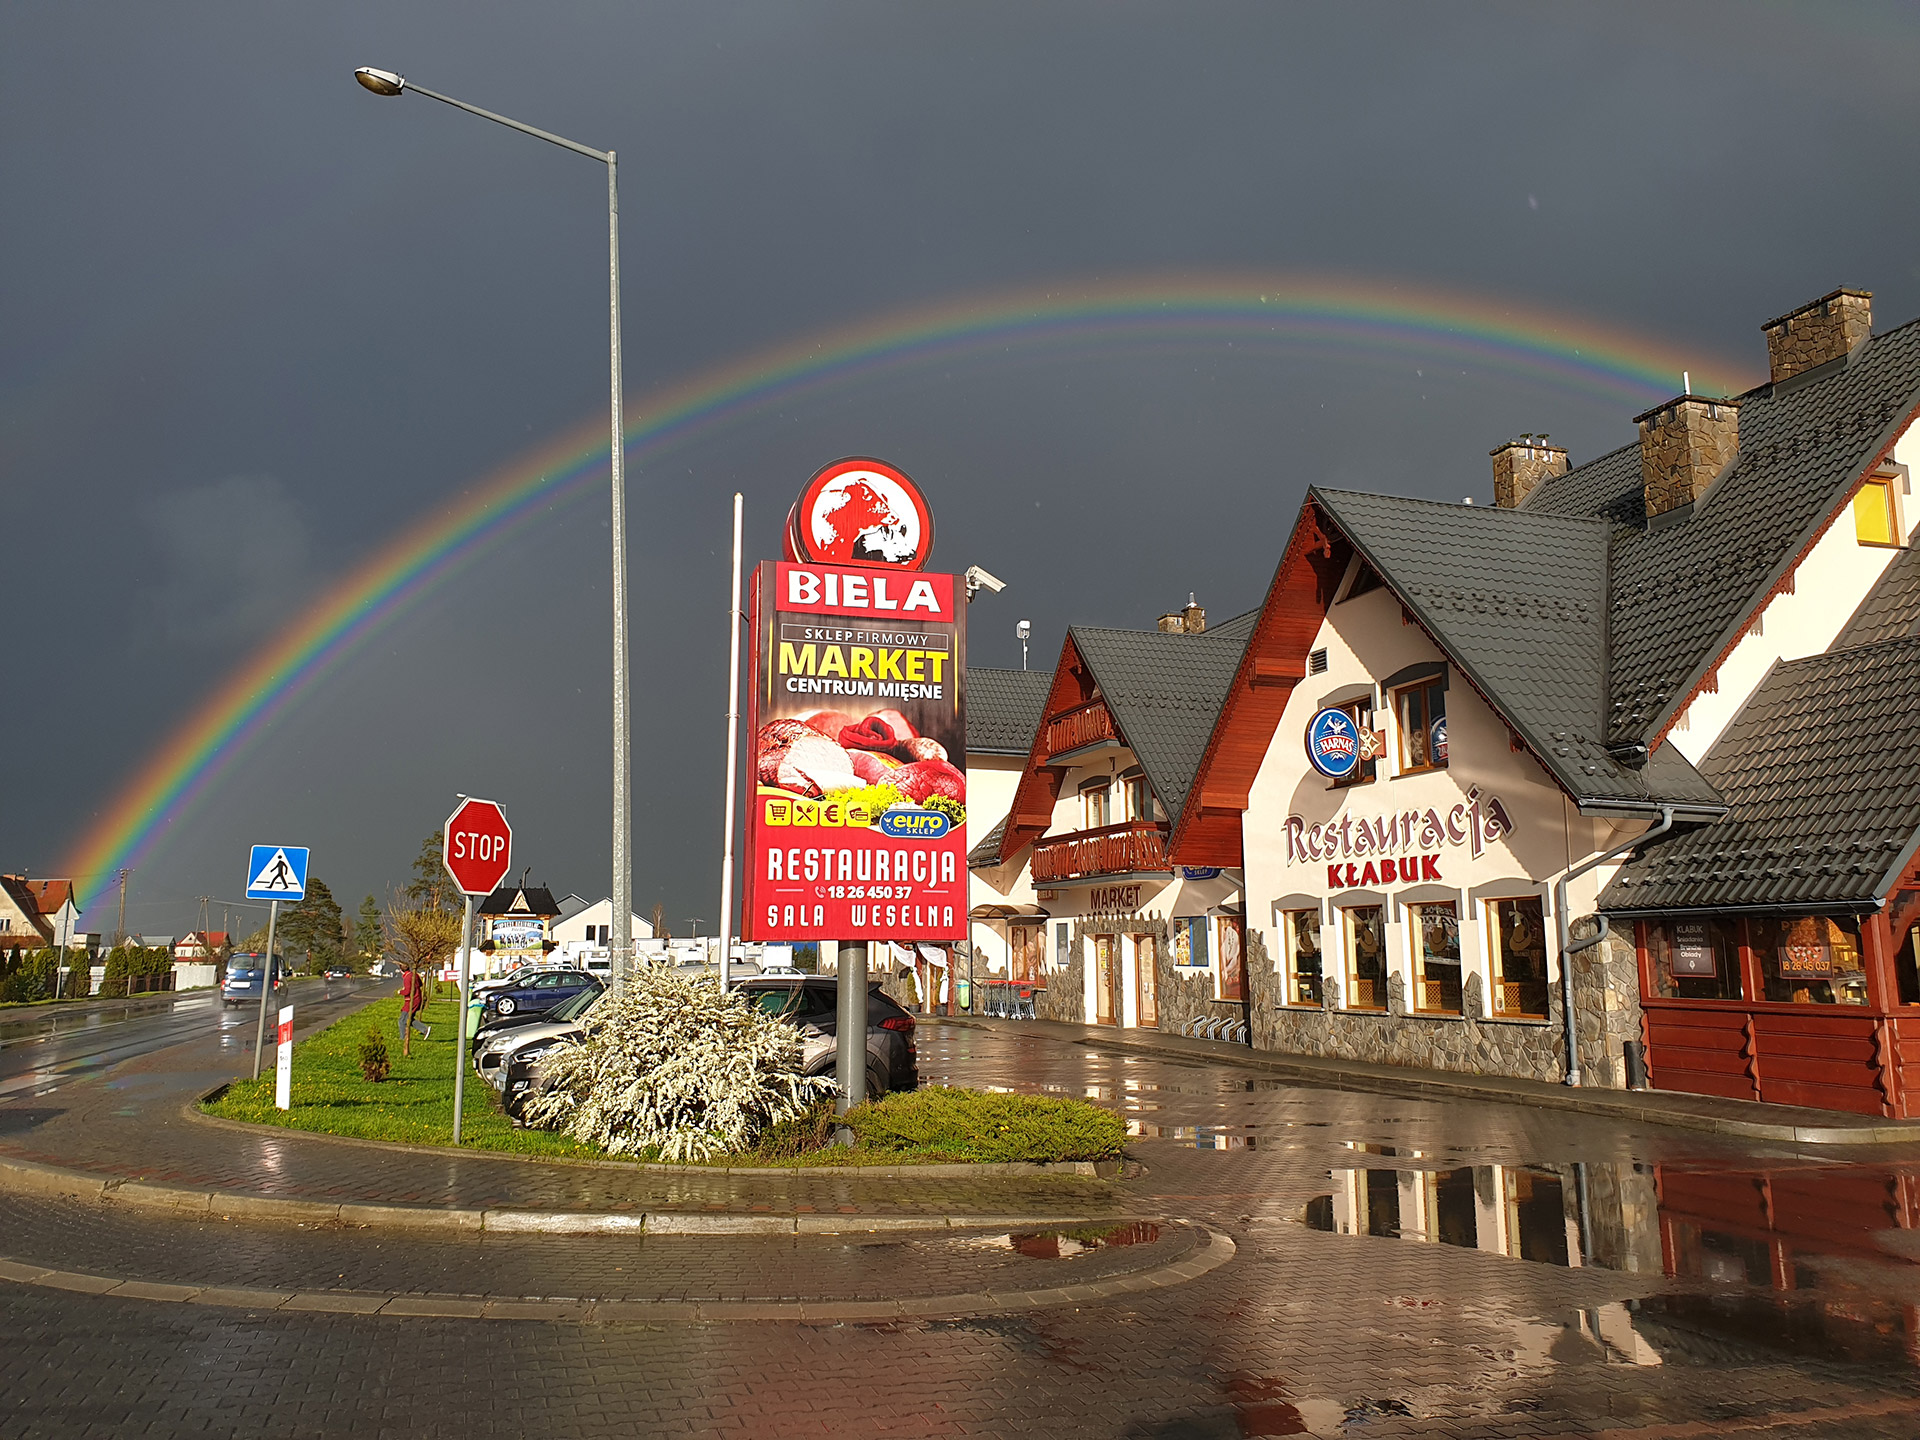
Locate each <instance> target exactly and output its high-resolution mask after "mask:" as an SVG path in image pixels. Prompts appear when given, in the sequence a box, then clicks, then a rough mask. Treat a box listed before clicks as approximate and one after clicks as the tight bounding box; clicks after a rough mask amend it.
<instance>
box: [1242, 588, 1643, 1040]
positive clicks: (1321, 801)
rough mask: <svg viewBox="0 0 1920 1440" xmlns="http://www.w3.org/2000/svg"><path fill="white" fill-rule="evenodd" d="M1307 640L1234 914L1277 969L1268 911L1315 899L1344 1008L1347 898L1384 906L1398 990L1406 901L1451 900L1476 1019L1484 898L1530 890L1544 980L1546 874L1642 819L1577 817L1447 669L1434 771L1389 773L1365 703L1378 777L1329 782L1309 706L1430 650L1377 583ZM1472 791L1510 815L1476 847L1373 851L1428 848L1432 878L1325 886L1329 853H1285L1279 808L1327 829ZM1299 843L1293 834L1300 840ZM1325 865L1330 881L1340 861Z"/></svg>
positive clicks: (1263, 769) (1466, 801)
mask: <svg viewBox="0 0 1920 1440" xmlns="http://www.w3.org/2000/svg"><path fill="white" fill-rule="evenodd" d="M1321 647H1325V649H1326V651H1327V670H1326V673H1325V674H1321V675H1312V676H1308V677H1307V678H1306V679H1304V680H1302V681H1301V682H1300V684H1299V685H1297V686H1296V687H1295V688H1294V691H1293V694H1292V696H1291V697H1290V699H1289V700H1288V702H1287V707H1286V710H1285V712H1284V714H1283V715H1282V717H1281V720H1280V724H1279V728H1278V729H1277V730H1275V732H1274V737H1273V740H1272V742H1271V743H1270V744H1269V746H1268V749H1267V755H1266V758H1265V759H1264V760H1263V761H1262V763H1261V766H1260V771H1259V774H1258V775H1257V776H1256V778H1255V780H1254V783H1253V786H1252V788H1251V791H1250V792H1249V807H1248V809H1247V812H1246V815H1245V818H1244V821H1243V826H1242V837H1243V842H1244V848H1245V859H1246V892H1247V923H1248V925H1249V926H1251V927H1258V928H1260V929H1262V930H1264V931H1265V932H1266V938H1267V953H1268V955H1269V956H1270V957H1271V958H1272V960H1273V963H1274V965H1275V966H1276V968H1282V969H1284V968H1285V967H1284V961H1285V957H1286V943H1285V938H1284V934H1283V930H1282V920H1281V916H1280V912H1281V911H1283V910H1287V909H1300V908H1318V909H1319V911H1320V917H1321V956H1322V972H1323V974H1325V975H1327V976H1329V977H1334V978H1338V979H1340V981H1341V1000H1342V1003H1343V1004H1344V1003H1345V1001H1346V999H1347V995H1346V988H1347V987H1346V984H1345V975H1346V956H1345V954H1344V946H1343V942H1344V936H1343V934H1342V929H1343V927H1342V925H1341V920H1342V918H1343V917H1342V915H1341V910H1342V909H1343V908H1344V907H1345V906H1346V905H1349V904H1355V903H1365V904H1380V905H1383V906H1384V909H1385V914H1384V919H1385V920H1386V931H1387V933H1386V941H1387V956H1388V974H1389V976H1392V975H1398V976H1399V977H1400V979H1401V984H1402V985H1403V987H1405V993H1406V994H1407V995H1408V996H1409V997H1411V996H1412V994H1413V989H1412V979H1413V966H1414V962H1413V954H1414V943H1415V939H1416V937H1415V936H1414V935H1413V933H1412V932H1413V930H1414V928H1415V926H1414V924H1413V923H1412V917H1411V916H1410V915H1409V913H1408V911H1407V905H1408V904H1409V903H1411V902H1413V901H1423V902H1428V903H1432V902H1443V901H1446V900H1452V901H1454V903H1455V904H1456V905H1457V906H1458V907H1459V910H1458V913H1459V915H1460V920H1461V924H1460V939H1461V945H1460V950H1461V972H1462V980H1463V982H1464V980H1465V978H1466V977H1467V976H1469V975H1473V974H1478V975H1480V977H1481V994H1482V997H1483V1012H1482V1013H1483V1014H1484V1013H1485V1009H1486V997H1489V996H1490V995H1491V993H1492V992H1491V989H1490V981H1491V977H1490V976H1489V975H1488V973H1487V969H1488V956H1487V953H1486V952H1487V946H1486V944H1485V943H1484V935H1485V905H1484V902H1485V901H1486V900H1488V899H1493V898H1504V897H1508V896H1518V895H1528V894H1532V895H1539V896H1540V897H1541V901H1542V911H1543V916H1544V918H1545V920H1546V922H1547V937H1546V938H1547V951H1548V967H1549V973H1550V977H1554V978H1556V979H1557V976H1558V973H1559V957H1558V954H1557V952H1556V947H1555V946H1554V943H1553V924H1554V921H1553V914H1552V895H1551V882H1552V881H1553V879H1554V878H1555V877H1556V876H1557V875H1558V874H1559V873H1560V872H1562V871H1564V870H1566V869H1568V868H1569V867H1570V866H1571V865H1573V864H1575V863H1577V862H1579V861H1580V860H1583V859H1585V858H1587V857H1588V856H1590V855H1592V854H1593V853H1595V852H1596V851H1597V850H1599V849H1604V848H1606V847H1608V846H1611V845H1613V844H1616V843H1618V841H1619V840H1621V839H1624V838H1625V837H1626V835H1627V834H1628V833H1629V832H1630V831H1637V830H1639V829H1643V828H1645V826H1644V824H1643V822H1640V821H1632V822H1623V823H1622V824H1621V825H1620V826H1618V827H1616V826H1615V825H1614V824H1612V823H1610V822H1607V821H1594V820H1588V819H1584V818H1582V817H1581V816H1580V815H1579V814H1578V813H1577V811H1575V810H1574V808H1573V806H1572V805H1571V804H1570V803H1569V802H1568V801H1567V800H1566V798H1565V796H1564V795H1563V794H1562V792H1561V791H1560V789H1559V787H1558V785H1557V784H1556V783H1555V782H1553V781H1552V780H1551V779H1550V778H1549V777H1548V776H1547V774H1546V772H1545V771H1544V770H1543V769H1542V768H1541V767H1540V766H1539V764H1538V763H1537V762H1536V761H1534V759H1533V758H1532V757H1531V756H1530V755H1526V754H1523V753H1516V752H1514V751H1513V750H1512V749H1511V748H1510V747H1509V744H1508V732H1507V728H1506V725H1505V723H1504V722H1503V721H1501V720H1500V719H1499V718H1498V717H1497V716H1496V715H1495V714H1494V713H1493V711H1492V709H1491V708H1490V707H1489V706H1488V705H1486V703H1485V702H1483V701H1482V700H1481V699H1480V697H1479V696H1478V695H1476V694H1475V693H1474V691H1473V689H1472V688H1471V687H1470V686H1469V685H1468V684H1467V683H1466V682H1465V681H1464V680H1463V679H1462V678H1461V677H1460V675H1459V674H1458V672H1454V673H1453V674H1452V675H1451V677H1450V681H1449V689H1448V691H1447V750H1448V766H1447V768H1446V769H1443V770H1426V771H1420V772H1415V773H1412V774H1407V775H1396V774H1395V773H1394V772H1395V769H1396V768H1397V760H1398V755H1399V736H1398V734H1397V733H1395V731H1394V725H1393V720H1392V717H1391V716H1389V715H1387V714H1386V712H1385V710H1384V709H1382V710H1376V712H1375V725H1376V727H1377V728H1384V729H1386V730H1387V731H1388V735H1387V752H1388V753H1387V755H1386V756H1385V757H1383V758H1382V759H1381V760H1380V762H1379V765H1378V769H1377V772H1376V773H1377V775H1378V778H1377V779H1376V780H1375V781H1374V782H1373V783H1372V784H1368V785H1355V786H1350V787H1347V788H1337V787H1335V786H1334V785H1333V784H1332V782H1330V781H1329V780H1327V779H1326V778H1325V777H1324V776H1322V775H1320V774H1319V772H1317V771H1315V770H1314V769H1313V768H1312V766H1311V765H1309V764H1308V762H1307V758H1306V742H1305V735H1306V728H1307V722H1308V721H1309V720H1310V719H1311V718H1312V716H1313V714H1314V712H1315V711H1316V710H1318V709H1319V708H1320V707H1321V705H1322V703H1323V701H1324V700H1325V699H1326V698H1328V697H1331V696H1333V695H1335V694H1337V693H1338V692H1341V691H1343V690H1350V689H1351V688H1352V687H1354V686H1356V685H1362V684H1369V683H1372V684H1374V685H1376V687H1377V684H1378V681H1379V680H1381V679H1383V678H1385V677H1386V676H1388V675H1391V674H1393V673H1394V672H1396V671H1398V670H1400V669H1403V668H1404V667H1406V666H1409V665H1415V664H1419V663H1422V662H1428V661H1438V660H1440V659H1442V658H1443V657H1442V655H1441V653H1440V651H1439V650H1438V648H1437V647H1435V646H1434V644H1433V643H1432V642H1431V641H1430V640H1428V639H1427V637H1426V634H1425V633H1424V632H1423V631H1421V630H1420V629H1419V628H1418V627H1417V626H1413V625H1408V624H1405V623H1404V622H1403V621H1402V619H1401V614H1400V603H1399V601H1398V600H1396V599H1395V598H1394V597H1393V595H1392V593H1391V592H1390V591H1388V590H1387V589H1385V588H1384V587H1383V588H1380V589H1376V590H1373V591H1370V592H1369V593H1367V594H1365V595H1362V596H1359V597H1358V598H1356V599H1353V600H1348V601H1343V602H1341V603H1339V604H1337V605H1335V606H1334V607H1333V609H1332V610H1331V612H1330V613H1329V614H1328V616H1327V618H1326V620H1325V621H1324V622H1323V623H1322V625H1321V628H1320V631H1319V634H1318V636H1317V638H1316V639H1315V640H1314V642H1313V648H1315V649H1318V648H1321ZM1388 703H1389V704H1390V703H1391V699H1390V697H1389V699H1388ZM1475 791H1477V792H1478V797H1477V798H1478V802H1479V804H1480V807H1481V810H1482V813H1483V814H1485V813H1487V811H1488V809H1489V807H1490V802H1491V801H1492V800H1493V799H1495V798H1497V799H1498V800H1499V801H1500V803H1501V805H1502V806H1503V807H1504V809H1505V812H1506V813H1507V815H1508V816H1509V817H1510V818H1511V819H1512V821H1513V829H1512V831H1511V832H1510V833H1508V834H1505V835H1503V836H1500V837H1499V838H1497V839H1493V840H1491V841H1490V842H1488V843H1484V844H1483V845H1482V846H1481V853H1480V854H1479V855H1477V856H1476V855H1474V854H1473V853H1472V845H1471V843H1470V842H1463V843H1457V844H1456V843H1452V842H1451V841H1448V842H1445V843H1441V844H1438V845H1434V846H1428V847H1420V846H1417V845H1416V846H1415V847H1414V849H1413V850H1412V851H1403V850H1391V851H1388V852H1386V853H1387V854H1389V855H1391V856H1393V857H1395V858H1396V860H1397V858H1398V857H1400V856H1402V855H1405V854H1414V853H1427V854H1432V853H1434V852H1436V851H1437V852H1438V854H1439V861H1438V869H1439V872H1440V877H1441V878H1440V879H1439V880H1438V881H1434V880H1418V881H1415V882H1413V883H1408V882H1405V881H1401V880H1398V879H1396V880H1395V881H1394V882H1392V883H1390V884H1387V883H1381V884H1374V885H1365V884H1361V885H1357V886H1353V887H1348V886H1345V885H1343V886H1341V887H1338V888H1336V887H1333V886H1332V885H1330V883H1329V879H1328V874H1327V868H1328V864H1329V863H1330V862H1328V861H1327V860H1325V859H1324V858H1319V859H1306V858H1302V857H1300V856H1299V855H1298V854H1297V853H1296V854H1294V855H1293V856H1292V857H1291V858H1290V855H1289V847H1288V839H1287V835H1288V823H1287V822H1288V817H1289V816H1290V815H1298V816H1300V817H1301V818H1302V820H1304V821H1306V822H1309V823H1322V824H1324V823H1325V822H1327V821H1332V822H1334V824H1335V825H1339V824H1340V823H1341V822H1342V821H1350V822H1357V821H1359V820H1362V819H1368V820H1371V819H1374V818H1377V817H1384V816H1397V815H1404V814H1406V813H1407V812H1410V811H1411V812H1416V813H1417V814H1418V815H1420V816H1424V815H1425V814H1426V813H1427V812H1428V811H1430V810H1431V811H1433V812H1435V813H1436V814H1437V815H1438V816H1439V817H1441V819H1442V820H1443V821H1446V820H1448V819H1451V818H1453V817H1455V816H1459V817H1460V818H1461V819H1462V820H1463V821H1466V820H1469V819H1470V816H1469V815H1467V814H1465V813H1463V810H1457V809H1456V807H1463V809H1464V808H1470V807H1471V806H1472V805H1473V804H1474V800H1475V796H1474V792H1475ZM1349 833H1351V832H1349ZM1307 838H1308V837H1307V836H1303V837H1302V840H1303V841H1304V840H1305V839H1307ZM1368 859H1369V857H1366V856H1361V857H1357V858H1355V859H1354V860H1353V861H1352V862H1351V863H1354V864H1355V866H1356V875H1357V876H1359V877H1360V878H1361V879H1363V880H1364V865H1365V864H1366V863H1368ZM1338 863H1340V864H1341V867H1342V878H1343V879H1344V878H1345V873H1346V872H1345V865H1346V864H1347V863H1349V862H1348V861H1346V860H1342V861H1340V862H1338ZM1615 868H1616V867H1612V866H1607V867H1602V868H1601V869H1600V870H1597V871H1592V872H1589V873H1588V874H1587V875H1585V876H1583V877H1581V878H1580V879H1579V880H1578V881H1576V882H1575V883H1574V885H1573V888H1572V892H1571V894H1570V896H1569V899H1570V901H1571V906H1572V911H1573V913H1574V914H1575V915H1582V914H1586V913H1589V912H1591V910H1592V909H1593V905H1594V901H1595V899H1596V897H1597V896H1598V894H1599V891H1600V889H1601V887H1602V886H1603V885H1604V884H1605V883H1606V881H1607V880H1609V879H1611V878H1612V874H1613V872H1614V870H1615ZM1397 869H1398V866H1397V863H1396V871H1397Z"/></svg>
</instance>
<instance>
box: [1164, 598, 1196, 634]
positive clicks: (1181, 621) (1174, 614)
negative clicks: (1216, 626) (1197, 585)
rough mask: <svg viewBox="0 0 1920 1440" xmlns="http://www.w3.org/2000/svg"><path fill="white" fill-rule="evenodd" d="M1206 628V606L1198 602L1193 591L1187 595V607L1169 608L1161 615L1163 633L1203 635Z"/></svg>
mask: <svg viewBox="0 0 1920 1440" xmlns="http://www.w3.org/2000/svg"><path fill="white" fill-rule="evenodd" d="M1206 629H1207V610H1206V607H1205V606H1204V605H1199V604H1196V603H1195V602H1194V598H1193V595H1192V593H1191V592H1189V593H1188V595H1187V608H1186V609H1184V610H1169V611H1168V612H1167V613H1166V614H1164V615H1162V616H1161V617H1160V633H1161V634H1163V635H1202V634H1205V633H1206Z"/></svg>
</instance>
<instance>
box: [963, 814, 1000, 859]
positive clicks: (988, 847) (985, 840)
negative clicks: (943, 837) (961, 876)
mask: <svg viewBox="0 0 1920 1440" xmlns="http://www.w3.org/2000/svg"><path fill="white" fill-rule="evenodd" d="M1007 820H1008V817H1007V816H1005V815H1002V816H1001V817H1000V823H999V824H998V825H996V826H994V827H993V828H992V829H991V830H989V831H987V833H986V834H984V835H982V836H981V837H980V840H979V843H978V844H976V845H975V846H974V847H973V848H972V849H971V850H969V851H967V868H968V869H969V870H990V869H992V868H993V867H994V866H995V865H998V864H999V863H1000V839H1001V837H1002V836H1004V835H1005V834H1006V833H1007Z"/></svg>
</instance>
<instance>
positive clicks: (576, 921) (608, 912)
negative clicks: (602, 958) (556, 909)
mask: <svg viewBox="0 0 1920 1440" xmlns="http://www.w3.org/2000/svg"><path fill="white" fill-rule="evenodd" d="M565 903H566V902H565V901H562V902H561V904H562V905H563V906H564V905H565ZM632 933H633V938H634V939H636V940H651V939H652V938H653V926H651V925H649V924H648V923H647V922H646V921H645V920H642V919H641V918H640V917H639V916H638V915H635V916H634V917H633V931H632ZM549 934H550V936H551V938H552V940H553V943H554V948H555V949H556V950H560V951H563V952H565V954H566V955H567V957H568V958H569V959H584V958H585V956H586V953H587V952H589V951H596V950H597V951H602V952H604V951H605V950H606V949H607V947H608V946H609V945H610V944H611V943H612V936H613V901H612V900H611V899H607V900H601V901H598V902H596V903H595V904H592V905H588V906H586V907H584V908H582V909H580V910H577V911H575V912H574V913H573V914H571V915H567V916H566V917H565V918H564V919H560V920H556V921H555V922H554V923H553V925H552V926H550V927H549Z"/></svg>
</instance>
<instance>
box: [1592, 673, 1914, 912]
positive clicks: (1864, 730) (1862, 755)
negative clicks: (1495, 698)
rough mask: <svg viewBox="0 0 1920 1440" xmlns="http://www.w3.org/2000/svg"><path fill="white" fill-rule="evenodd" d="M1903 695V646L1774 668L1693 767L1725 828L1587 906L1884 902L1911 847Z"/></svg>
mask: <svg viewBox="0 0 1920 1440" xmlns="http://www.w3.org/2000/svg"><path fill="white" fill-rule="evenodd" d="M1916 693H1920V639H1916V638H1911V637H1903V638H1900V639H1896V640H1886V641H1882V642H1880V643H1878V644H1873V645H1864V646H1856V647H1854V648H1852V649H1849V650H1834V651H1828V652H1827V653H1826V654H1823V655H1814V656H1810V657H1809V658H1807V659H1805V660H1793V661H1788V662H1786V663H1783V664H1780V665H1776V666H1775V667H1774V668H1773V670H1772V671H1771V672H1769V674H1768V675H1767V678H1766V679H1765V680H1764V681H1762V682H1761V684H1760V686H1759V688H1758V689H1756V690H1755V691H1754V692H1753V695H1752V696H1751V697H1750V698H1749V699H1748V701H1747V703H1746V705H1745V706H1743V707H1742V709H1741V711H1740V713H1739V714H1738V715H1737V716H1736V717H1735V718H1734V720H1733V723H1732V724H1730V725H1729V726H1728V727H1727V729H1726V732H1725V733H1724V734H1723V735H1722V736H1721V737H1720V740H1719V741H1718V743H1716V744H1715V745H1714V747H1713V749H1712V751H1711V752H1710V753H1709V754H1708V755H1707V757H1706V758H1705V759H1704V760H1703V761H1702V762H1701V765H1700V769H1701V773H1702V774H1704V775H1705V776H1706V777H1707V778H1708V779H1709V780H1711V781H1712V782H1713V783H1714V784H1715V785H1717V786H1718V787H1719V789H1720V790H1721V792H1722V793H1723V794H1724V795H1725V796H1726V798H1727V801H1728V803H1729V805H1730V806H1731V809H1730V811H1729V813H1728V815H1727V817H1726V818H1725V819H1724V820H1721V821H1720V822H1719V823H1718V824H1715V825H1709V826H1705V827H1702V828H1700V829H1696V830H1692V831H1689V832H1686V833H1677V834H1675V835H1672V836H1670V837H1663V838H1662V839H1660V840H1657V841H1654V842H1651V843H1649V844H1648V845H1647V846H1646V847H1645V848H1644V849H1643V850H1642V851H1640V852H1639V853H1638V854H1636V856H1635V857H1634V859H1633V860H1632V861H1631V862H1630V863H1629V864H1628V865H1627V866H1626V867H1625V868H1624V869H1622V871H1621V872H1620V874H1619V875H1618V876H1616V877H1615V878H1614V880H1613V882H1612V883H1611V884H1610V885H1608V886H1607V888H1606V890H1605V891H1603V892H1602V894H1601V896H1600V908H1601V909H1603V910H1614V911H1642V910H1684V909H1726V908H1745V907H1755V908H1772V907H1784V906H1796V907H1802V908H1804V907H1809V906H1820V905H1830V906H1836V907H1846V906H1859V907H1861V908H1866V907H1870V906H1871V905H1873V904H1874V903H1876V902H1877V901H1878V900H1880V899H1882V898H1884V897H1885V895H1886V893H1887V891H1888V890H1889V889H1890V888H1892V885H1893V882H1894V881H1895V879H1897V878H1898V876H1899V875H1900V873H1901V872H1902V871H1903V870H1904V869H1905V867H1906V865H1907V863H1908V862H1909V861H1910V859H1911V857H1912V853H1913V850H1914V847H1915V845H1916V843H1920V705H1916V704H1914V702H1913V697H1914V696H1915V694H1916ZM1668 748H1671V747H1668Z"/></svg>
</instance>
